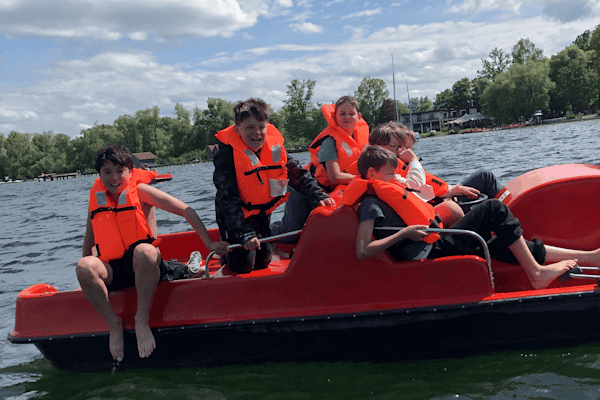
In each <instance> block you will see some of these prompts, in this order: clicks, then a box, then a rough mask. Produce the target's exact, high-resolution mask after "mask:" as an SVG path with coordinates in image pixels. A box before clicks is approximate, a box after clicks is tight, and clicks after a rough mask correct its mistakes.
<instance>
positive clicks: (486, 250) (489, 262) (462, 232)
mask: <svg viewBox="0 0 600 400" xmlns="http://www.w3.org/2000/svg"><path fill="white" fill-rule="evenodd" d="M404 228H405V227H398V226H379V227H376V228H373V229H377V230H388V231H399V230H401V229H404ZM423 232H432V233H452V234H455V235H470V236H473V237H474V238H475V239H477V240H479V243H481V247H482V248H483V256H484V258H485V263H486V264H487V267H488V272H489V274H490V283H491V285H492V289H495V285H494V274H493V272H492V258H491V257H490V250H489V248H488V245H487V243H486V241H485V240H484V239H483V238H482V237H481V235H479V234H478V233H477V232H474V231H469V230H464V229H441V228H425V229H423Z"/></svg>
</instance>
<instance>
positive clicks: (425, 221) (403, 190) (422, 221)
mask: <svg viewBox="0 0 600 400" xmlns="http://www.w3.org/2000/svg"><path fill="white" fill-rule="evenodd" d="M370 189H372V190H373V191H374V192H375V194H376V195H377V197H378V198H379V199H380V200H381V201H383V202H384V203H386V204H387V205H389V206H390V207H392V208H393V209H394V211H396V213H397V214H398V215H399V216H400V218H402V220H403V221H404V222H405V223H406V225H427V226H429V227H430V228H441V227H442V224H441V222H440V221H439V218H438V217H437V215H436V213H435V209H434V208H433V206H432V205H431V204H429V203H425V202H424V201H423V200H421V199H420V198H419V197H417V196H416V195H415V194H414V193H412V192H411V191H410V190H408V188H407V187H406V185H402V184H399V183H392V182H383V181H380V180H378V179H371V180H365V179H361V178H359V177H356V178H354V179H353V180H352V181H351V182H350V184H349V185H348V187H347V188H346V190H345V191H344V194H343V195H342V200H341V204H344V205H350V206H351V205H354V204H356V203H358V202H359V201H360V200H361V199H362V197H363V195H364V194H366V193H367V192H368V191H370ZM439 238H440V235H439V234H437V233H430V234H429V235H428V236H426V237H425V238H424V239H423V241H425V242H427V243H433V242H435V241H436V240H438V239H439Z"/></svg>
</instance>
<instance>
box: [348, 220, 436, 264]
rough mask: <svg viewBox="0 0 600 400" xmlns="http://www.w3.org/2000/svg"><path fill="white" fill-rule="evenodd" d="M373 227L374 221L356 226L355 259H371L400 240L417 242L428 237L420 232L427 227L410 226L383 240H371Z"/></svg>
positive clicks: (366, 221)
mask: <svg viewBox="0 0 600 400" xmlns="http://www.w3.org/2000/svg"><path fill="white" fill-rule="evenodd" d="M374 225H375V220H374V219H368V220H365V221H362V222H361V223H360V224H359V225H358V233H357V234H356V257H358V259H359V260H364V259H366V258H369V257H372V256H374V255H375V254H378V253H380V252H382V251H383V250H385V249H387V248H388V247H390V246H392V245H393V244H395V243H397V242H399V241H400V240H402V239H410V240H414V241H417V240H422V239H423V238H424V237H425V236H427V235H428V233H425V232H423V231H422V229H425V228H427V225H410V226H407V227H405V228H402V229H400V230H399V231H398V232H396V233H394V234H393V235H390V236H387V237H385V238H383V239H376V240H373V228H374Z"/></svg>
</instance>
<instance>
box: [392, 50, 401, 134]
mask: <svg viewBox="0 0 600 400" xmlns="http://www.w3.org/2000/svg"><path fill="white" fill-rule="evenodd" d="M391 56H392V82H393V85H394V114H395V115H396V123H398V124H399V123H400V118H398V104H397V103H396V70H395V69H394V55H393V54H392V55H391Z"/></svg>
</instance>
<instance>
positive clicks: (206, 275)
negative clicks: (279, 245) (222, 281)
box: [204, 229, 302, 279]
mask: <svg viewBox="0 0 600 400" xmlns="http://www.w3.org/2000/svg"><path fill="white" fill-rule="evenodd" d="M301 233H302V229H299V230H297V231H291V232H286V233H282V234H279V235H274V236H269V237H266V238H260V239H258V241H259V242H260V243H267V242H274V241H275V240H279V239H283V238H286V237H291V236H296V235H299V234H301ZM238 247H244V246H242V245H241V244H232V245H229V246H227V248H228V249H237V248H238ZM214 254H215V252H214V251H211V252H210V254H209V255H208V257H206V262H205V265H204V278H205V279H211V278H212V276H210V272H209V271H208V261H209V260H210V259H211V258H212V256H213V255H214Z"/></svg>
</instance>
